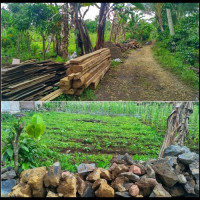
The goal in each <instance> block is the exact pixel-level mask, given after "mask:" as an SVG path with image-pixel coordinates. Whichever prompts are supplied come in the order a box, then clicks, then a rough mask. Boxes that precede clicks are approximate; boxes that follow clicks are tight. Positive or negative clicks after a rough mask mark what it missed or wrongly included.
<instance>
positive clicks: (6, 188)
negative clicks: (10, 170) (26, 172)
mask: <svg viewBox="0 0 200 200" xmlns="http://www.w3.org/2000/svg"><path fill="white" fill-rule="evenodd" d="M15 185H16V181H15V179H9V180H6V181H1V196H4V197H7V196H8V194H9V193H10V192H11V191H12V188H13V187H14V186H15Z"/></svg>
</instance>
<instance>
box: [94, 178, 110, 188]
mask: <svg viewBox="0 0 200 200" xmlns="http://www.w3.org/2000/svg"><path fill="white" fill-rule="evenodd" d="M101 183H107V181H106V180H105V179H98V180H96V181H95V182H94V183H93V185H92V189H93V190H97V189H98V188H99V186H100V185H101Z"/></svg>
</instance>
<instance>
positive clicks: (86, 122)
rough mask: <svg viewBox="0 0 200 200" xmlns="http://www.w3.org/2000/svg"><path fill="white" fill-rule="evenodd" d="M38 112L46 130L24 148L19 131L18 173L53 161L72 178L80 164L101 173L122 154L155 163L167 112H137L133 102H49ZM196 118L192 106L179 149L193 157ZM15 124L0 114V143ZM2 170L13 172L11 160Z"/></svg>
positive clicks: (148, 108) (151, 108) (157, 107)
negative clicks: (91, 165) (92, 164)
mask: <svg viewBox="0 0 200 200" xmlns="http://www.w3.org/2000/svg"><path fill="white" fill-rule="evenodd" d="M44 107H46V108H45V109H47V108H48V112H46V111H45V110H43V109H42V108H40V111H41V112H40V113H41V114H42V117H43V120H44V122H45V125H46V129H45V132H44V134H43V135H42V136H41V138H40V140H39V141H36V142H33V144H31V143H30V142H29V143H28V142H27V140H28V135H27V134H26V133H25V129H24V130H23V133H22V136H21V141H20V143H21V145H20V148H21V155H23V156H22V157H23V159H22V161H21V167H22V169H26V168H30V167H39V166H47V167H48V166H50V165H52V163H54V162H56V161H60V162H61V165H62V168H63V169H65V170H69V171H72V172H74V171H76V168H77V166H78V165H79V164H80V163H83V162H86V163H90V162H95V163H96V164H97V165H98V167H103V168H106V167H108V166H109V162H110V159H111V158H112V156H113V155H117V154H125V153H129V154H130V155H131V156H133V159H134V160H147V159H150V158H157V157H158V154H159V151H160V148H161V146H162V143H163V140H164V136H165V132H166V121H167V117H168V116H169V114H170V112H171V110H172V109H171V108H172V106H171V105H170V104H167V103H165V104H163V103H157V104H156V103H150V104H142V105H139V106H138V105H137V104H136V103H133V102H132V105H131V103H128V102H127V103H125V102H123V103H120V102H102V103H101V102H96V103H95V102H85V103H84V104H83V105H82V106H81V103H80V102H67V103H65V104H62V103H61V102H57V103H55V102H54V103H50V104H48V103H45V105H44ZM50 110H51V111H50ZM52 110H54V111H52ZM64 110H65V112H63V111H64ZM81 112H82V114H81ZM86 113H89V114H86ZM33 114H34V113H33V112H25V116H24V117H23V121H24V122H25V125H27V124H29V123H30V121H31V117H32V115H33ZM198 115H199V111H198V105H194V113H193V114H192V115H191V119H190V120H189V132H190V133H189V134H188V136H187V140H186V143H185V144H186V145H187V146H188V147H189V148H191V150H193V151H196V152H198V142H199V136H198V130H199V124H198ZM15 121H16V118H15V117H14V116H13V115H9V114H2V128H1V130H2V140H3V141H4V140H5V138H6V137H8V135H9V133H10V129H11V127H13V124H14V122H15ZM29 140H30V139H29ZM31 140H32V139H31ZM32 141H34V140H32ZM30 144H31V145H30ZM6 165H9V166H13V165H14V163H13V160H12V159H11V160H10V161H9V160H8V161H6Z"/></svg>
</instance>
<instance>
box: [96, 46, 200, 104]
mask: <svg viewBox="0 0 200 200" xmlns="http://www.w3.org/2000/svg"><path fill="white" fill-rule="evenodd" d="M151 47H152V45H148V46H144V47H143V48H141V49H137V50H134V51H133V52H132V53H130V54H129V57H128V58H127V59H126V61H125V62H124V63H123V64H121V65H120V66H117V67H114V68H112V69H110V70H109V72H108V73H107V74H106V75H105V77H104V79H103V80H102V81H101V83H100V86H99V88H98V89H97V90H96V91H95V96H96V99H95V100H96V101H120V100H122V101H194V100H195V97H197V98H198V96H199V94H198V93H197V91H194V90H193V89H191V88H190V87H188V86H187V85H186V84H184V83H183V82H182V81H180V80H179V79H178V78H177V77H176V76H175V75H173V74H172V73H171V72H169V71H167V70H165V69H164V68H162V67H161V66H160V65H159V64H158V63H157V62H156V61H155V59H154V58H153V55H152V52H151Z"/></svg>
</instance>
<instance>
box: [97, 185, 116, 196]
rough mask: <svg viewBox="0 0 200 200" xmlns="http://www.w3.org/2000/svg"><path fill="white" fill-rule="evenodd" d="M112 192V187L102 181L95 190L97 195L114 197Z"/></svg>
mask: <svg viewBox="0 0 200 200" xmlns="http://www.w3.org/2000/svg"><path fill="white" fill-rule="evenodd" d="M114 194H115V192H114V189H113V188H112V187H110V186H109V185H108V184H107V183H104V182H102V183H101V185H100V187H99V189H98V190H96V192H95V195H96V196H97V197H114Z"/></svg>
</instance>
